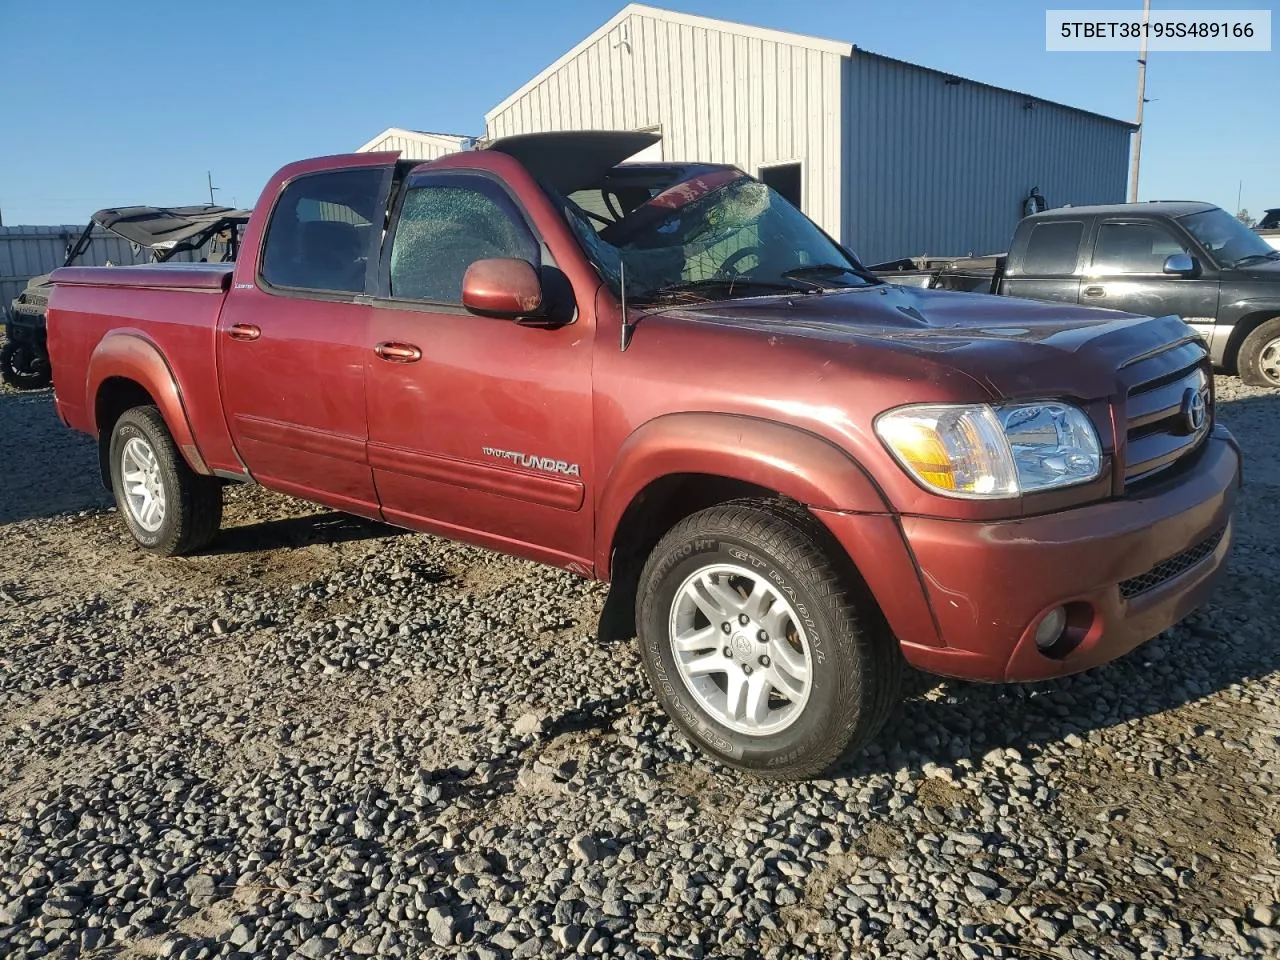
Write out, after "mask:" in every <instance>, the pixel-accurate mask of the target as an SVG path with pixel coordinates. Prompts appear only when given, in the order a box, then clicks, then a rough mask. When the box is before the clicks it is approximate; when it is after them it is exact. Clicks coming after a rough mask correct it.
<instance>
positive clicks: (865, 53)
mask: <svg viewBox="0 0 1280 960" xmlns="http://www.w3.org/2000/svg"><path fill="white" fill-rule="evenodd" d="M851 51H852V53H853V54H856V55H857V56H859V57H870V58H872V59H874V60H883V61H885V62H886V63H897V64H901V65H902V66H904V67H910V68H911V69H913V70H923V71H925V72H926V73H931V74H933V75H934V76H936V77H941V78H943V79H944V80H947V81H958V82H959V83H967V84H970V85H972V86H975V87H983V88H984V89H987V90H996V91H999V92H1000V93H1009V94H1012V95H1014V96H1015V97H1023V98H1024V99H1026V100H1028V101H1029V102H1031V103H1043V104H1044V105H1045V106H1049V107H1057V108H1059V109H1061V110H1070V111H1071V112H1072V113H1082V114H1084V115H1085V116H1086V117H1093V118H1094V119H1095V120H1105V121H1106V122H1107V123H1114V124H1115V125H1116V126H1119V127H1126V128H1128V129H1129V130H1137V129H1138V125H1137V124H1136V123H1130V122H1129V121H1128V120H1121V119H1119V118H1118V117H1109V116H1107V115H1106V114H1105V113H1097V112H1095V111H1093V110H1085V109H1084V108H1083V107H1073V106H1072V105H1071V104H1069V103H1060V102H1058V101H1057V100H1046V99H1045V98H1044V97H1037V96H1036V95H1035V94H1033V93H1023V92H1022V91H1021V90H1014V89H1012V88H1011V87H998V86H996V85H995V84H994V83H983V82H982V81H981V80H972V79H970V78H969V77H962V76H960V75H959V74H956V73H947V71H945V70H938V69H936V68H934V67H926V66H922V65H921V64H918V63H912V62H911V61H910V60H899V59H898V58H897V57H888V56H885V55H884V54H883V53H874V52H873V51H871V50H864V49H863V48H862V47H859V46H856V45H855V46H853V47H852V48H851Z"/></svg>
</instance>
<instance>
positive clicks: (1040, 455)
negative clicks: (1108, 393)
mask: <svg viewBox="0 0 1280 960" xmlns="http://www.w3.org/2000/svg"><path fill="white" fill-rule="evenodd" d="M876 433H877V434H878V435H879V437H880V439H881V441H883V442H884V445H885V446H886V447H888V448H889V451H890V452H891V453H892V454H893V455H894V457H895V458H896V459H897V461H898V463H900V464H901V465H902V467H903V469H905V470H906V471H907V473H909V474H911V476H913V477H914V478H915V479H916V480H917V481H919V482H920V483H921V484H923V485H924V486H926V487H928V488H929V489H930V490H933V491H935V492H936V493H941V494H943V495H945V496H948V497H963V498H973V499H984V500H985V499H1000V498H1005V497H1017V496H1021V495H1022V494H1025V493H1036V492H1038V491H1040V490H1052V489H1055V488H1058V487H1069V486H1072V485H1073V484H1077V483H1087V482H1089V481H1090V480H1095V479H1097V477H1098V476H1099V474H1100V473H1101V472H1102V448H1101V446H1100V444H1099V443H1098V434H1097V431H1095V430H1094V429H1093V424H1092V423H1090V422H1089V418H1088V417H1086V416H1085V415H1084V412H1083V411H1081V410H1079V409H1077V408H1076V407H1073V406H1071V405H1070V404H1067V403H1059V402H1057V401H1055V400H1047V401H1044V402H1041V403H1014V404H1008V405H1005V406H999V407H993V406H991V405H990V404H985V403H981V404H964V405H960V404H921V405H919V406H909V407H899V408H898V409H896V410H890V411H888V412H887V413H883V414H881V415H880V416H879V417H878V418H877V419H876Z"/></svg>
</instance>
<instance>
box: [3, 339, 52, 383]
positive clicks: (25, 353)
mask: <svg viewBox="0 0 1280 960" xmlns="http://www.w3.org/2000/svg"><path fill="white" fill-rule="evenodd" d="M0 378H3V380H4V382H5V383H7V384H8V385H9V386H11V387H13V388H14V389H15V390H43V389H44V388H45V387H47V386H49V384H50V383H52V382H53V378H52V377H51V376H50V372H49V358H48V356H47V355H44V354H43V353H42V352H41V351H38V350H37V349H36V348H35V347H33V346H32V345H31V344H29V343H22V342H20V341H14V340H6V341H5V343H4V345H3V346H0Z"/></svg>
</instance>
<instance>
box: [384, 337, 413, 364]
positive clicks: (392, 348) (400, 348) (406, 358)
mask: <svg viewBox="0 0 1280 960" xmlns="http://www.w3.org/2000/svg"><path fill="white" fill-rule="evenodd" d="M373 352H374V353H376V354H377V355H378V356H379V357H381V358H382V359H383V360H386V361H387V362H388V363H416V362H417V361H419V360H421V359H422V349H421V348H420V347H416V346H414V345H413V344H412V343H397V342H394V341H392V342H389V343H380V344H378V345H377V346H376V347H374V348H373Z"/></svg>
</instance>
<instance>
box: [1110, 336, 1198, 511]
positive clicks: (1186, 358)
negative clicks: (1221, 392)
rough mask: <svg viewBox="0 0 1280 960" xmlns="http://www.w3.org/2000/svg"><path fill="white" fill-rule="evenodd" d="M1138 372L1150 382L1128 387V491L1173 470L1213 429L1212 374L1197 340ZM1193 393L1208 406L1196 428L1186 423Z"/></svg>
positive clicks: (1177, 347)
mask: <svg viewBox="0 0 1280 960" xmlns="http://www.w3.org/2000/svg"><path fill="white" fill-rule="evenodd" d="M1139 372H1140V374H1141V373H1143V372H1145V373H1146V374H1147V379H1144V380H1143V381H1142V382H1140V383H1138V384H1136V385H1134V386H1133V387H1130V388H1129V394H1128V402H1127V405H1126V410H1127V415H1128V421H1127V425H1126V441H1127V442H1126V445H1125V470H1124V481H1125V486H1126V488H1128V487H1131V486H1133V485H1134V484H1137V483H1141V482H1142V481H1144V480H1147V479H1150V478H1152V477H1155V476H1156V475H1157V474H1159V473H1162V472H1164V471H1165V470H1168V469H1169V468H1171V467H1173V466H1175V465H1176V464H1177V463H1178V461H1180V460H1182V459H1183V458H1184V457H1187V456H1188V455H1189V454H1191V453H1194V452H1195V451H1196V450H1198V449H1199V448H1200V445H1201V444H1202V443H1203V442H1204V439H1205V437H1207V436H1208V435H1209V431H1210V430H1212V429H1213V388H1212V376H1211V374H1210V372H1209V367H1208V358H1207V356H1206V355H1205V351H1204V348H1203V347H1202V346H1201V345H1200V344H1199V343H1198V342H1186V343H1182V344H1179V345H1178V346H1176V347H1174V348H1173V349H1171V350H1168V351H1166V352H1164V353H1161V354H1159V355H1157V356H1156V357H1155V358H1152V360H1151V361H1149V365H1148V364H1144V365H1143V370H1142V371H1139ZM1193 395H1199V397H1200V399H1201V400H1202V401H1203V403H1204V420H1203V422H1202V423H1201V424H1200V425H1199V427H1197V428H1194V429H1193V428H1192V425H1191V423H1190V422H1189V420H1188V412H1189V406H1190V404H1191V397H1192V396H1193Z"/></svg>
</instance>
